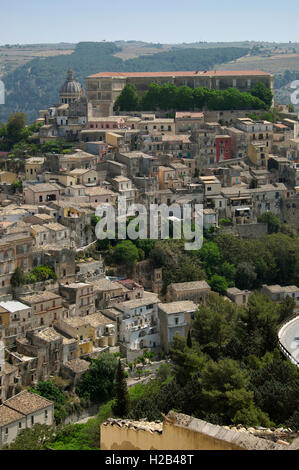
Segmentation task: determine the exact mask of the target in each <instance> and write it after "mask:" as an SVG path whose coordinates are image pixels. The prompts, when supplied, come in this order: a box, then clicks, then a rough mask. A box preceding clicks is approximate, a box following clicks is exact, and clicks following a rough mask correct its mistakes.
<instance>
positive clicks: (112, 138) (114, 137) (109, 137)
mask: <svg viewBox="0 0 299 470" xmlns="http://www.w3.org/2000/svg"><path fill="white" fill-rule="evenodd" d="M124 140H125V139H124V136H123V135H121V134H117V133H116V132H106V144H108V145H111V147H114V148H118V147H120V146H121V145H123V144H124Z"/></svg>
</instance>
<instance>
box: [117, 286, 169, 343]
mask: <svg viewBox="0 0 299 470" xmlns="http://www.w3.org/2000/svg"><path fill="white" fill-rule="evenodd" d="M159 302H160V300H159V299H158V297H157V295H156V294H152V293H145V295H144V297H143V298H141V299H134V300H128V301H126V302H121V303H119V304H118V305H117V309H118V310H120V311H121V312H122V317H121V318H120V320H119V339H120V343H121V344H122V345H123V346H124V347H125V349H126V350H127V351H135V352H137V351H140V350H142V349H144V348H147V349H151V348H158V347H159V346H160V328H159V317H158V303H159Z"/></svg>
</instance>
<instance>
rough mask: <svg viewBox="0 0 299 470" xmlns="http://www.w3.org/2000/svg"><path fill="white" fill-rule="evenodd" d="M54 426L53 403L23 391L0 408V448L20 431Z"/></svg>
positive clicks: (12, 439) (9, 442) (11, 440)
mask: <svg viewBox="0 0 299 470" xmlns="http://www.w3.org/2000/svg"><path fill="white" fill-rule="evenodd" d="M38 423H39V424H46V425H48V426H53V424H54V403H53V402H52V401H50V400H47V399H46V398H44V397H41V396H39V395H37V394H36V393H32V392H29V391H28V390H24V391H22V392H20V393H18V394H17V395H15V396H14V397H12V398H9V399H8V400H6V401H5V402H4V403H3V405H1V406H0V448H1V447H2V446H3V445H4V444H11V443H12V442H13V441H14V440H15V439H16V437H17V436H18V433H19V432H20V431H21V430H22V429H26V428H31V427H32V426H34V424H38Z"/></svg>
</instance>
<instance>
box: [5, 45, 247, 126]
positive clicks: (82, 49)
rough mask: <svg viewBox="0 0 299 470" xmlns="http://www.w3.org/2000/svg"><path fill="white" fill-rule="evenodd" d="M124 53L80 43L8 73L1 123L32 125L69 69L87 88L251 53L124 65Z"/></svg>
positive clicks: (171, 55) (171, 56)
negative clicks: (95, 82) (110, 74)
mask: <svg viewBox="0 0 299 470" xmlns="http://www.w3.org/2000/svg"><path fill="white" fill-rule="evenodd" d="M121 50H122V49H121V48H120V47H118V46H117V45H116V44H115V43H108V42H101V43H95V42H81V43H79V44H77V46H76V48H75V50H74V52H73V53H72V54H69V55H59V56H55V57H47V58H40V57H38V58H35V59H33V60H31V61H30V62H28V63H26V64H25V65H23V66H21V67H18V68H17V69H15V70H14V71H12V72H10V73H6V74H5V75H4V76H3V77H2V80H3V81H4V83H5V87H6V103H5V105H2V106H0V123H1V122H4V121H6V120H7V118H8V116H9V115H10V114H11V113H14V112H17V111H22V112H25V113H26V114H27V117H28V120H29V121H32V120H34V119H35V118H36V117H37V115H38V114H37V113H38V110H39V109H47V108H48V107H49V106H50V105H51V104H53V103H55V102H57V101H58V99H59V88H60V86H61V85H62V83H63V82H64V80H65V77H66V72H67V69H68V68H69V67H72V69H73V70H74V75H75V78H76V79H77V80H79V81H80V82H81V83H82V84H83V85H84V86H85V78H86V76H87V75H90V74H93V73H97V72H101V71H117V72H136V71H140V72H141V71H144V72H147V71H160V70H161V71H175V70H210V69H212V68H213V67H214V65H215V64H216V63H224V62H229V61H232V60H235V59H237V58H239V57H242V56H244V55H246V54H247V52H248V49H246V48H239V47H223V48H215V49H213V48H210V49H196V48H191V49H188V48H187V49H182V50H176V51H169V52H158V53H155V54H153V55H149V56H141V57H138V58H134V59H129V60H126V61H123V60H122V59H121V58H119V57H116V56H115V54H118V53H119V52H121Z"/></svg>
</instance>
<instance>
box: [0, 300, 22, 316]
mask: <svg viewBox="0 0 299 470" xmlns="http://www.w3.org/2000/svg"><path fill="white" fill-rule="evenodd" d="M0 307H2V308H5V310H7V311H8V312H10V313H14V312H19V311H20V310H24V309H28V308H29V307H28V305H25V304H22V303H21V302H18V301H17V300H8V301H7V302H0Z"/></svg>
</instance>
